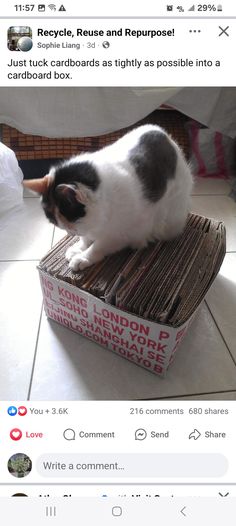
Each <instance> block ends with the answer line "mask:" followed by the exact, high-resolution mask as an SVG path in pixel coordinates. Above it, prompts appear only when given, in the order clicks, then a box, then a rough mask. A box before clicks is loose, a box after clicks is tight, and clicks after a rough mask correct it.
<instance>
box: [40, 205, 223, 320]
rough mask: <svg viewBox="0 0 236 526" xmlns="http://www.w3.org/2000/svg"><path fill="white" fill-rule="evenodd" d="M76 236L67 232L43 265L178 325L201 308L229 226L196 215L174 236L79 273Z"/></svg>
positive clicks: (107, 299)
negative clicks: (73, 251) (71, 258)
mask: <svg viewBox="0 0 236 526" xmlns="http://www.w3.org/2000/svg"><path fill="white" fill-rule="evenodd" d="M76 241H78V238H77V237H72V236H66V237H65V238H64V239H63V240H62V241H60V242H59V243H58V244H57V245H56V246H55V247H54V248H53V249H52V250H51V251H50V252H49V253H48V254H47V255H46V256H45V257H44V258H43V259H42V260H41V262H40V264H39V269H40V270H41V271H43V272H45V273H47V274H48V275H50V276H53V277H54V278H57V279H58V280H60V281H63V282H67V283H70V284H72V285H74V286H76V287H79V289H81V290H83V291H87V292H88V293H89V294H92V295H93V296H96V297H97V298H100V299H101V300H102V301H103V302H104V303H106V304H110V305H113V306H115V307H117V308H118V309H121V310H123V311H126V312H128V313H132V314H134V315H136V316H139V317H142V318H144V319H146V320H150V321H154V322H158V323H162V324H167V325H170V326H172V327H180V326H181V325H182V324H183V323H185V322H186V320H188V319H189V318H190V317H191V316H192V314H193V313H194V312H195V310H196V308H197V307H198V305H199V304H200V303H201V301H202V299H203V298H204V296H205V294H206V292H207V290H208V288H209V287H210V285H211V283H212V281H213V280H214V278H215V276H216V275H217V273H218V271H219V269H220V266H221V263H222V261H223V258H224V254H225V228H224V225H223V224H222V223H221V222H219V221H215V220H213V219H208V218H205V217H201V216H198V215H194V214H190V215H189V217H188V221H187V224H186V227H185V230H184V232H183V233H182V235H181V236H179V237H178V238H177V239H175V240H173V241H169V242H156V243H152V244H149V246H148V247H147V248H145V249H140V250H137V251H134V250H131V249H125V250H123V251H121V252H119V253H116V254H113V255H112V256H108V257H106V258H105V259H104V260H103V261H102V262H100V263H98V264H96V265H93V266H92V267H90V268H88V269H86V270H84V271H78V272H76V273H75V272H73V271H71V270H70V269H69V267H68V262H67V261H66V260H65V252H66V250H67V248H68V247H69V246H70V245H72V244H74V243H75V242H76Z"/></svg>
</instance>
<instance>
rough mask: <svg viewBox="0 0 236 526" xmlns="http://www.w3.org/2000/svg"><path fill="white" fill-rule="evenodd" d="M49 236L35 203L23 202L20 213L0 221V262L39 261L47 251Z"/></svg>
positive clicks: (50, 238)
mask: <svg viewBox="0 0 236 526" xmlns="http://www.w3.org/2000/svg"><path fill="white" fill-rule="evenodd" d="M52 234H53V225H51V224H50V223H49V221H48V220H47V219H46V217H45V215H44V212H43V210H42V207H41V205H40V202H39V199H33V198H32V199H31V198H28V199H24V201H23V206H22V208H21V209H19V210H13V211H11V212H9V213H8V214H7V215H6V216H5V217H3V219H2V220H1V224H0V260H26V259H41V257H43V256H44V255H45V253H46V252H47V251H48V250H49V249H50V247H51V242H52Z"/></svg>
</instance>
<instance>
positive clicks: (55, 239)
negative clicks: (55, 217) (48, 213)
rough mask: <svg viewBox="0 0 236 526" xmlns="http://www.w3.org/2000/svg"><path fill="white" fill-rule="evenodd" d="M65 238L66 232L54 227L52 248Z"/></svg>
mask: <svg viewBox="0 0 236 526" xmlns="http://www.w3.org/2000/svg"><path fill="white" fill-rule="evenodd" d="M65 236H67V232H66V230H62V229H61V228H58V227H57V226H55V230H54V236H53V246H54V245H56V243H59V241H60V240H61V239H62V238H63V237H65Z"/></svg>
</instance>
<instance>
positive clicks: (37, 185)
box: [23, 174, 49, 194]
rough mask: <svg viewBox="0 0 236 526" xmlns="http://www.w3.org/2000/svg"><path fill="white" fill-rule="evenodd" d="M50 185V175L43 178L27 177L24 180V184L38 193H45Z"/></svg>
mask: <svg viewBox="0 0 236 526" xmlns="http://www.w3.org/2000/svg"><path fill="white" fill-rule="evenodd" d="M48 185H49V175H48V174H47V175H45V176H44V177H41V179H25V180H24V181H23V186H24V187H25V188H29V189H30V190H33V191H34V192H38V194H45V192H46V191H47V189H48Z"/></svg>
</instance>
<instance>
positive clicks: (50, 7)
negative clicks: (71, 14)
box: [48, 4, 57, 11]
mask: <svg viewBox="0 0 236 526" xmlns="http://www.w3.org/2000/svg"><path fill="white" fill-rule="evenodd" d="M48 7H49V9H51V11H56V10H57V6H56V5H55V4H49V5H48Z"/></svg>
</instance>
